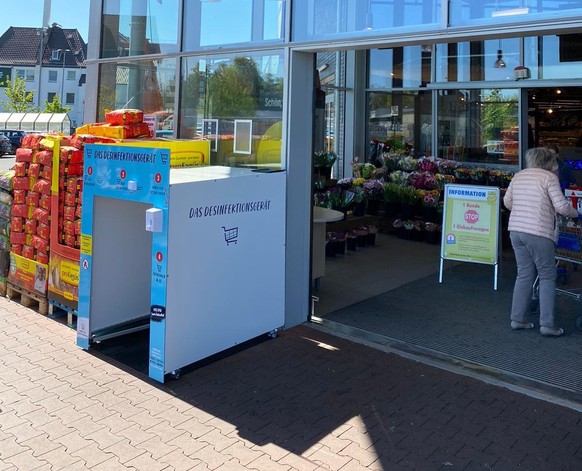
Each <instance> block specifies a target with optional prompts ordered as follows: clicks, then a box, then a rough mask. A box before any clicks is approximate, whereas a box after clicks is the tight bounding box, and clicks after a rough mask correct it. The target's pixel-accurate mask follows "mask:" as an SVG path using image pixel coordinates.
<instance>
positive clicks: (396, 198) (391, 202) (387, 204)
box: [383, 182, 402, 218]
mask: <svg viewBox="0 0 582 471" xmlns="http://www.w3.org/2000/svg"><path fill="white" fill-rule="evenodd" d="M383 187H384V215H385V216H386V217H387V218H395V217H396V216H397V214H398V212H399V211H400V203H401V198H400V190H401V188H402V187H401V186H400V185H398V184H396V183H393V182H388V183H384V185H383Z"/></svg>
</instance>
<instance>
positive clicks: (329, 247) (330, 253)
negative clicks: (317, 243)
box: [325, 240, 335, 257]
mask: <svg viewBox="0 0 582 471" xmlns="http://www.w3.org/2000/svg"><path fill="white" fill-rule="evenodd" d="M325 256H326V257H335V246H334V244H333V242H332V241H331V240H328V241H327V243H326V244H325Z"/></svg>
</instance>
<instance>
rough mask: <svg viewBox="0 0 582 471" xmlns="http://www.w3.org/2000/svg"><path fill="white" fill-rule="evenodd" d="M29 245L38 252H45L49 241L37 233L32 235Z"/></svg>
mask: <svg viewBox="0 0 582 471" xmlns="http://www.w3.org/2000/svg"><path fill="white" fill-rule="evenodd" d="M30 245H32V246H33V247H34V248H35V249H36V250H38V251H39V252H44V253H47V252H48V249H49V243H48V240H47V239H43V238H42V237H39V236H37V235H34V236H32V238H31V239H30Z"/></svg>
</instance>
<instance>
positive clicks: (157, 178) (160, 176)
mask: <svg viewBox="0 0 582 471" xmlns="http://www.w3.org/2000/svg"><path fill="white" fill-rule="evenodd" d="M154 179H155V181H156V183H160V182H161V181H162V174H161V173H156V176H155V177H154Z"/></svg>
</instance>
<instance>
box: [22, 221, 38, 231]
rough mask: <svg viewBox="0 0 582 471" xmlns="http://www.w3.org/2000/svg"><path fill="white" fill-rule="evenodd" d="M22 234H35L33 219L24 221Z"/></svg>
mask: <svg viewBox="0 0 582 471" xmlns="http://www.w3.org/2000/svg"><path fill="white" fill-rule="evenodd" d="M24 232H26V233H27V234H36V221H35V220H34V219H26V221H25V223H24Z"/></svg>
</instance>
